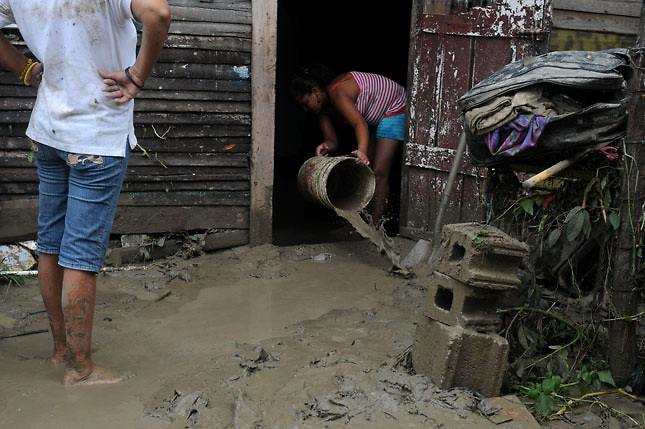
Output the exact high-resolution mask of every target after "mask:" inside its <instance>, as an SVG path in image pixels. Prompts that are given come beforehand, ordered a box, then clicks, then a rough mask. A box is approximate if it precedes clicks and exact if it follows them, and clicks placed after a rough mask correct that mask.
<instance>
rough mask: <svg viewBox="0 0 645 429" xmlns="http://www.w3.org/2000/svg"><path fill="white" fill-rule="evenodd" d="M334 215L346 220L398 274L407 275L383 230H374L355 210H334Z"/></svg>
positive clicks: (390, 239) (392, 243)
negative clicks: (387, 260)
mask: <svg viewBox="0 0 645 429" xmlns="http://www.w3.org/2000/svg"><path fill="white" fill-rule="evenodd" d="M335 210H336V214H338V216H341V217H342V218H344V219H346V220H347V221H348V222H349V223H350V224H351V225H352V226H353V227H354V229H356V231H357V232H358V233H359V234H360V235H361V236H362V237H364V238H367V239H368V240H370V241H371V242H372V243H373V244H374V245H375V246H376V248H377V249H378V250H379V251H380V252H382V253H383V254H384V255H385V256H387V258H388V259H389V260H390V262H391V263H392V267H393V268H394V269H395V270H396V271H397V272H398V273H400V274H403V275H407V274H409V271H408V270H407V268H405V267H403V266H402V265H401V255H400V254H399V253H398V251H397V250H396V247H395V246H394V241H393V240H392V238H390V237H389V236H388V235H387V234H386V233H385V228H383V226H381V227H380V228H376V227H375V226H374V225H372V224H371V223H368V222H365V220H363V218H362V217H361V215H360V213H359V212H358V211H355V210H343V209H338V208H336V209H335Z"/></svg>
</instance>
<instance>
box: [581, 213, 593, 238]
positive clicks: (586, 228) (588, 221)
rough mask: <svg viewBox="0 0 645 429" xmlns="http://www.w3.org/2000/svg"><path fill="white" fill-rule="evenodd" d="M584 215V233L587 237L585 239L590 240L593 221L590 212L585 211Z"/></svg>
mask: <svg viewBox="0 0 645 429" xmlns="http://www.w3.org/2000/svg"><path fill="white" fill-rule="evenodd" d="M582 215H583V221H582V233H583V234H584V235H585V237H587V238H589V235H590V234H591V219H590V218H589V212H588V211H587V210H584V211H583V212H582Z"/></svg>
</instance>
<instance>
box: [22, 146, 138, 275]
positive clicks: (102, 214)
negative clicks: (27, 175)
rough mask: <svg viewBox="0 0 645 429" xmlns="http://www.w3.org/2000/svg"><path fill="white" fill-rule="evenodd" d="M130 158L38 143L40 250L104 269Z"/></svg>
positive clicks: (75, 264)
mask: <svg viewBox="0 0 645 429" xmlns="http://www.w3.org/2000/svg"><path fill="white" fill-rule="evenodd" d="M125 144H126V152H125V157H123V158H121V157H112V156H100V155H85V154H75V153H69V152H65V151H62V150H59V149H54V148H52V147H51V146H47V145H45V144H42V143H37V142H33V144H32V153H33V154H34V158H35V160H36V165H37V166H38V178H39V180H40V184H39V186H38V192H39V206H40V207H39V211H38V251H39V252H42V253H47V254H51V255H58V264H59V265H60V266H62V267H65V268H72V269H75V270H80V271H93V272H99V271H100V270H101V267H102V266H103V261H104V260H105V254H106V252H107V246H108V241H109V239H110V231H111V230H112V222H113V221H114V213H115V212H116V206H117V202H118V200H119V192H120V191H121V185H122V184H123V178H124V177H125V172H126V167H127V165H128V157H129V155H130V145H129V144H128V143H127V142H126V143H125Z"/></svg>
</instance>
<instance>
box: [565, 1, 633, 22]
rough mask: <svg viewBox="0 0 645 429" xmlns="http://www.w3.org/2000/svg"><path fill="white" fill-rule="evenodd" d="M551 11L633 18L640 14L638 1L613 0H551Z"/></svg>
mask: <svg viewBox="0 0 645 429" xmlns="http://www.w3.org/2000/svg"><path fill="white" fill-rule="evenodd" d="M553 9H555V10H556V12H555V14H558V9H561V10H571V11H577V12H591V13H597V14H606V15H622V16H633V17H635V18H638V17H639V16H640V13H641V4H640V1H638V2H636V1H614V0H585V1H580V0H553Z"/></svg>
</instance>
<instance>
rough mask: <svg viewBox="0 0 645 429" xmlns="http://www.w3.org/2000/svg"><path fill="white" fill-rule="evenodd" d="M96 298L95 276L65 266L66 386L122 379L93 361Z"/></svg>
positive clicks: (113, 381)
mask: <svg viewBox="0 0 645 429" xmlns="http://www.w3.org/2000/svg"><path fill="white" fill-rule="evenodd" d="M95 297H96V275H95V274H94V273H92V272H87V271H78V270H72V269H67V268H65V269H64V276H63V291H62V308H63V316H64V320H65V333H66V337H67V354H66V363H67V366H66V368H65V376H64V378H63V382H64V383H65V385H68V386H69V385H81V384H86V385H87V384H110V383H118V382H119V381H123V380H124V377H122V376H117V375H115V374H114V373H112V372H111V371H109V370H107V369H105V368H102V367H100V366H97V365H95V364H94V362H92V349H91V347H92V324H93V319H94V300H95Z"/></svg>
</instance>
